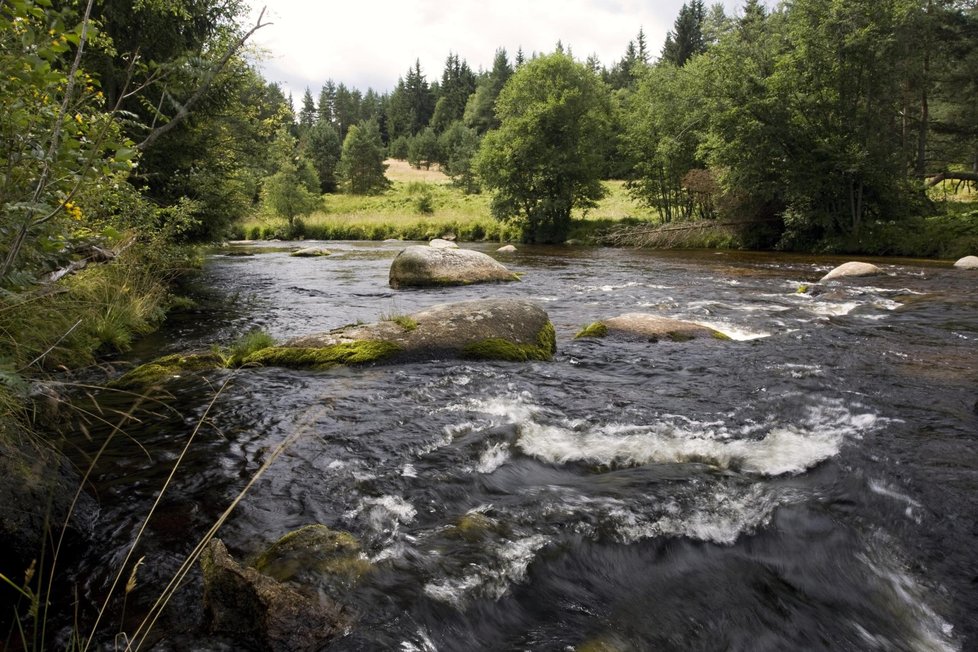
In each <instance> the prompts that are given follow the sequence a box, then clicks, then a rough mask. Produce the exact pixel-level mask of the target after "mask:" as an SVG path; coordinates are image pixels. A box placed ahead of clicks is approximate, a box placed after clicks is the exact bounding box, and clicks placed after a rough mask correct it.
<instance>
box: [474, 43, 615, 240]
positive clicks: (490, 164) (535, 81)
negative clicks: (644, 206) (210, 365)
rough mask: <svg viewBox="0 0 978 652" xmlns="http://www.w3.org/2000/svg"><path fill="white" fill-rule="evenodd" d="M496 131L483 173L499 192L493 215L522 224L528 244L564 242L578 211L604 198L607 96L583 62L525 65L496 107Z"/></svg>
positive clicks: (547, 59) (561, 57) (555, 58)
mask: <svg viewBox="0 0 978 652" xmlns="http://www.w3.org/2000/svg"><path fill="white" fill-rule="evenodd" d="M496 110H497V115H498V117H499V119H500V127H499V129H496V130H493V131H490V132H489V133H488V134H486V136H485V138H484V139H483V141H482V146H481V148H480V151H479V155H478V158H477V169H478V171H479V176H480V178H481V179H482V181H483V183H484V184H485V186H486V187H488V188H490V189H492V190H494V191H495V194H494V196H493V199H492V212H493V214H494V215H495V216H496V217H497V218H500V219H517V220H520V221H521V222H522V225H523V238H524V240H525V241H528V242H561V241H563V240H564V239H565V238H566V237H567V233H568V230H569V229H570V224H571V211H572V210H573V209H574V208H588V207H593V206H594V205H595V203H596V201H597V200H598V199H600V198H601V197H602V195H603V194H604V189H603V187H602V185H601V181H600V173H601V165H602V157H601V149H602V148H601V145H602V143H603V142H604V141H605V140H606V138H607V136H608V131H609V130H608V114H609V111H610V104H609V91H608V89H607V87H606V86H605V85H604V84H603V83H602V82H601V80H600V79H598V77H597V76H596V75H595V74H594V72H592V71H591V70H590V69H588V68H587V67H586V66H585V65H583V64H580V63H577V62H575V61H574V60H573V59H572V58H571V57H570V56H568V55H566V54H561V53H554V54H551V55H547V56H542V57H538V58H536V59H533V60H532V61H529V62H527V63H526V64H525V65H524V66H523V67H522V68H520V69H519V70H517V72H516V73H515V74H514V75H513V77H512V78H511V79H510V80H509V82H508V83H507V84H506V86H505V88H503V91H502V93H500V95H499V100H498V101H497V103H496Z"/></svg>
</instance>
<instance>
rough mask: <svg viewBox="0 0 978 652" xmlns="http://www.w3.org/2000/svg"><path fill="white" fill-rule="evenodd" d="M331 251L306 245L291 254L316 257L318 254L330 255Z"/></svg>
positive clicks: (299, 256) (301, 256)
mask: <svg viewBox="0 0 978 652" xmlns="http://www.w3.org/2000/svg"><path fill="white" fill-rule="evenodd" d="M329 254H330V252H329V251H328V250H326V249H323V248H321V247H304V248H302V249H296V250H295V251H293V252H292V253H291V254H289V255H290V256H295V257H297V258H316V257H318V256H328V255H329Z"/></svg>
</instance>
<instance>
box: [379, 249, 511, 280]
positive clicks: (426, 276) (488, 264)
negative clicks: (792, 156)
mask: <svg viewBox="0 0 978 652" xmlns="http://www.w3.org/2000/svg"><path fill="white" fill-rule="evenodd" d="M517 280H519V278H518V277H517V276H516V275H515V274H513V273H512V272H511V271H509V270H508V269H506V267H505V266H503V265H502V264H501V263H499V262H497V261H496V260H494V259H493V258H491V257H490V256H487V255H486V254H484V253H480V252H478V251H472V250H471V249H438V248H435V247H430V246H428V247H425V246H423V245H421V246H414V247H408V248H407V249H405V250H404V251H402V252H401V253H399V254H398V255H397V258H395V259H394V262H392V263H391V269H390V277H389V282H390V286H391V287H393V288H400V287H431V286H443V285H469V284H472V283H499V282H504V281H517Z"/></svg>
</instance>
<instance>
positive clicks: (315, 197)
mask: <svg viewBox="0 0 978 652" xmlns="http://www.w3.org/2000/svg"><path fill="white" fill-rule="evenodd" d="M272 156H273V158H274V160H275V162H276V169H275V173H274V174H272V175H271V176H270V177H268V178H267V179H265V181H264V184H263V186H262V199H263V201H264V202H265V205H266V206H267V208H268V209H269V210H270V211H271V212H272V213H274V214H276V215H281V216H282V217H285V218H286V219H288V221H289V231H290V233H294V232H295V230H296V224H297V222H296V218H297V217H299V216H301V215H308V214H309V213H311V212H312V211H314V210H316V209H317V208H318V207H319V206H320V204H321V198H320V196H319V178H318V176H317V175H316V170H315V168H314V167H313V164H312V162H310V161H309V159H307V158H306V157H305V156H303V155H302V153H301V152H300V151H299V145H298V142H297V141H296V139H295V138H294V137H293V136H292V135H291V134H290V133H289V132H288V131H286V130H284V129H283V130H281V131H279V133H278V135H277V136H276V139H275V142H274V144H273V148H272Z"/></svg>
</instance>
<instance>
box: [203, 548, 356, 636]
mask: <svg viewBox="0 0 978 652" xmlns="http://www.w3.org/2000/svg"><path fill="white" fill-rule="evenodd" d="M200 565H201V569H202V571H203V576H204V609H205V611H206V613H207V615H208V616H209V618H210V627H211V629H212V631H214V632H215V633H218V634H222V635H225V636H228V637H230V638H232V639H235V640H238V641H242V642H246V643H247V644H249V645H252V646H257V647H258V648H259V649H263V650H300V651H304V650H310V651H312V650H320V649H322V648H323V647H324V646H325V644H326V643H327V642H329V641H330V640H331V639H333V638H335V637H336V636H338V635H340V634H342V633H343V631H344V629H345V628H346V627H347V626H348V625H349V618H347V617H346V616H345V614H344V612H343V609H342V607H341V606H340V605H339V604H338V603H337V602H335V601H334V600H333V599H331V598H329V597H327V596H326V595H323V594H319V595H315V594H312V593H306V592H303V591H301V590H299V589H297V588H296V587H294V586H292V585H290V584H288V583H285V582H280V581H278V580H276V579H274V578H272V577H269V576H268V575H265V574H263V573H261V572H259V571H258V570H256V569H254V568H252V567H250V566H244V565H242V564H239V563H238V562H237V561H235V560H234V559H233V558H232V557H231V555H229V554H228V551H227V548H226V547H225V546H224V543H223V542H222V541H221V540H220V539H213V540H211V541H210V542H209V543H208V544H207V547H205V548H204V551H203V553H202V554H201V557H200Z"/></svg>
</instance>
